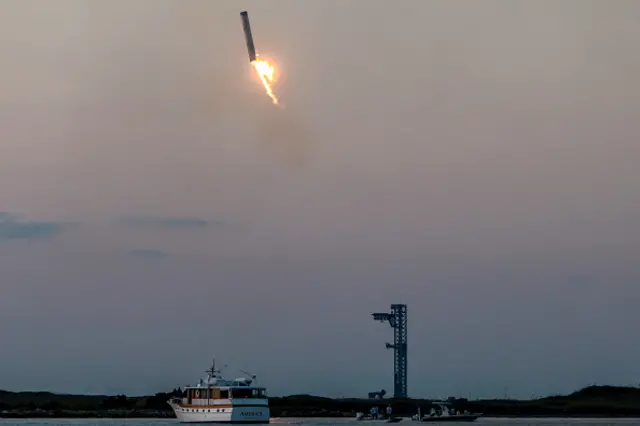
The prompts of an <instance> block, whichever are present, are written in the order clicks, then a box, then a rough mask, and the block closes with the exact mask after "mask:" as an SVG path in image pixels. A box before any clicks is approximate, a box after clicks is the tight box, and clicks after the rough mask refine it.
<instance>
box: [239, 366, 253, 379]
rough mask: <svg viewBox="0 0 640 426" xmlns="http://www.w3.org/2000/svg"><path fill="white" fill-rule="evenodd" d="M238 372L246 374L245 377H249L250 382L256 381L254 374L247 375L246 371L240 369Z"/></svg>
mask: <svg viewBox="0 0 640 426" xmlns="http://www.w3.org/2000/svg"><path fill="white" fill-rule="evenodd" d="M240 371H242V372H243V373H244V374H246V375H247V376H249V377H251V380H252V381H255V380H256V377H257V376H256V375H255V374H251V373H249V372H248V371H244V370H242V369H240Z"/></svg>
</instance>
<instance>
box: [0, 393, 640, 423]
mask: <svg viewBox="0 0 640 426" xmlns="http://www.w3.org/2000/svg"><path fill="white" fill-rule="evenodd" d="M180 393H181V391H180V389H174V390H173V391H172V392H167V393H158V394H156V395H153V396H146V397H127V396H125V395H116V396H99V395H96V396H93V395H62V394H53V393H49V392H8V391H0V417H31V418H33V417H122V418H124V417H174V415H173V413H172V411H171V409H170V407H169V405H168V404H167V400H168V399H169V398H170V397H171V396H173V395H180ZM451 402H452V403H453V406H454V407H455V408H456V409H459V410H469V411H472V412H480V413H484V415H485V416H523V417H524V416H558V417H568V416H606V417H617V416H640V388H635V387H619V386H590V387H587V388H584V389H582V390H579V391H577V392H574V393H572V394H570V395H565V396H552V397H545V398H539V399H535V400H509V399H493V400H477V401H468V400H466V399H452V400H451ZM387 404H391V405H392V407H393V408H394V412H395V413H397V414H400V415H412V414H415V413H416V412H417V410H418V407H420V408H421V409H422V411H423V412H425V411H426V410H428V409H429V408H430V404H431V401H429V400H423V399H385V400H371V399H356V398H346V399H332V398H323V397H316V396H310V395H292V396H287V397H274V398H269V405H270V407H271V415H272V417H342V416H353V415H355V413H356V412H358V411H364V412H366V411H369V409H370V408H371V407H372V406H373V405H379V406H383V405H387Z"/></svg>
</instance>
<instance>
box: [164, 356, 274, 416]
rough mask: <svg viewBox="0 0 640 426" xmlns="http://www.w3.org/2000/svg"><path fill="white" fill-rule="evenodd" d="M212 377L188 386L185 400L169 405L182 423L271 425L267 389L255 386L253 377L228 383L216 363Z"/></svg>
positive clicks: (180, 399) (170, 402)
mask: <svg viewBox="0 0 640 426" xmlns="http://www.w3.org/2000/svg"><path fill="white" fill-rule="evenodd" d="M206 373H208V376H207V378H206V379H201V380H200V382H199V383H198V384H197V385H195V386H191V385H187V386H185V388H184V391H183V393H182V397H178V398H171V399H170V400H169V401H167V403H168V404H169V405H170V406H171V408H172V409H173V411H174V412H175V414H176V417H177V418H178V421H179V422H181V423H253V424H255V423H269V418H270V413H269V400H268V399H267V390H266V388H263V387H257V386H252V383H253V379H255V376H253V377H252V378H251V379H249V378H244V377H242V378H239V379H234V380H225V379H223V378H222V376H221V375H220V371H219V370H216V364H215V360H214V361H213V365H212V366H211V368H210V369H209V370H207V371H206Z"/></svg>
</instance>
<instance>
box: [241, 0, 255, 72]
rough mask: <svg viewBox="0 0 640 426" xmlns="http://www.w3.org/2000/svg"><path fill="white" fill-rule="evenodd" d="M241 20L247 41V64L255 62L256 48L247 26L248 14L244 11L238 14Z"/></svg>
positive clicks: (249, 26) (249, 27) (248, 25)
mask: <svg viewBox="0 0 640 426" xmlns="http://www.w3.org/2000/svg"><path fill="white" fill-rule="evenodd" d="M240 18H241V19H242V28H243V29H244V38H245V40H246V41H247V51H248V52H249V62H253V61H255V60H256V48H255V46H254V45H253V36H252V35H251V24H249V14H248V13H247V11H246V10H245V11H244V12H240Z"/></svg>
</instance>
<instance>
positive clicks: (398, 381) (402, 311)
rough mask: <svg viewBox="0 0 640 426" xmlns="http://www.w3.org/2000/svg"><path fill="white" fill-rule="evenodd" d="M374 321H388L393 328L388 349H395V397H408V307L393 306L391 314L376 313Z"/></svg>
mask: <svg viewBox="0 0 640 426" xmlns="http://www.w3.org/2000/svg"><path fill="white" fill-rule="evenodd" d="M372 315H373V319H374V320H376V321H380V322H385V321H388V322H389V325H390V326H391V327H392V328H393V344H391V343H387V344H386V347H387V349H393V396H394V398H406V397H407V305H399V304H395V305H391V312H390V313H374V314H372Z"/></svg>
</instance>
